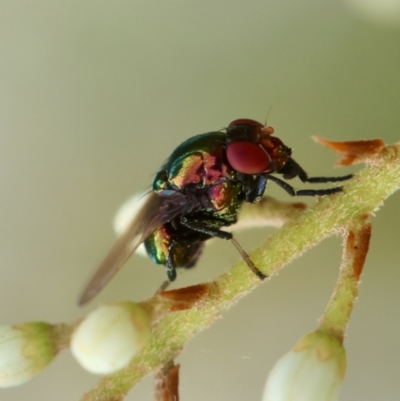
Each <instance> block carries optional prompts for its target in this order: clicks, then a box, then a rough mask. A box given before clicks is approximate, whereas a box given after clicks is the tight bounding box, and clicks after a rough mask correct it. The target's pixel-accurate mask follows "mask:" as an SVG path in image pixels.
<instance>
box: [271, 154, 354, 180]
mask: <svg viewBox="0 0 400 401" xmlns="http://www.w3.org/2000/svg"><path fill="white" fill-rule="evenodd" d="M278 173H279V174H283V178H285V179H286V180H289V179H291V178H294V177H299V178H300V180H301V181H303V182H310V183H314V184H315V183H324V182H338V181H346V180H349V179H350V178H352V177H353V174H348V175H343V176H340V177H309V176H308V174H307V173H306V172H305V171H304V169H303V168H302V167H301V166H300V165H299V164H298V163H297V162H296V161H295V160H293V159H292V158H290V159H289V160H288V161H287V162H286V164H285V166H284V167H283V168H282V169H281V170H279V171H278Z"/></svg>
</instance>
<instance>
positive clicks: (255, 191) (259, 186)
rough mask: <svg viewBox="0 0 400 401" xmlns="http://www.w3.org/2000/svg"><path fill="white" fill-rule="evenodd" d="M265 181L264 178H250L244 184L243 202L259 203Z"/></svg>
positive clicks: (261, 176) (259, 176) (265, 184)
mask: <svg viewBox="0 0 400 401" xmlns="http://www.w3.org/2000/svg"><path fill="white" fill-rule="evenodd" d="M267 181H268V179H267V177H266V176H264V175H258V176H257V177H256V178H255V179H254V178H253V177H251V181H248V182H244V183H243V186H244V200H245V201H246V202H249V203H255V202H259V201H260V200H261V198H262V197H263V195H264V192H265V188H266V186H267Z"/></svg>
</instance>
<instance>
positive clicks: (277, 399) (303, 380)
mask: <svg viewBox="0 0 400 401" xmlns="http://www.w3.org/2000/svg"><path fill="white" fill-rule="evenodd" d="M345 371H346V354H345V350H344V348H343V345H342V342H341V341H340V340H339V339H338V338H337V337H335V336H333V335H331V334H328V333H325V332H320V331H316V332H314V333H310V334H307V335H306V336H305V337H303V338H302V339H301V340H300V341H299V342H298V343H297V344H296V346H295V347H294V348H293V350H291V351H290V352H288V353H287V354H286V355H284V356H283V357H282V358H281V359H279V360H278V362H277V363H276V364H275V366H274V367H273V369H272V371H271V372H270V374H269V376H268V379H267V383H266V384H265V388H264V395H263V401H335V400H338V395H339V390H340V386H341V383H342V381H343V378H344V374H345Z"/></svg>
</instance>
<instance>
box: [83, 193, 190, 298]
mask: <svg viewBox="0 0 400 401" xmlns="http://www.w3.org/2000/svg"><path fill="white" fill-rule="evenodd" d="M187 207H188V204H187V202H186V199H185V197H184V196H183V195H182V194H180V193H177V194H176V196H171V197H166V198H163V197H161V196H159V195H157V194H155V193H154V192H151V193H150V194H149V196H148V199H147V200H146V203H145V204H144V205H143V207H142V208H141V209H140V211H139V213H138V214H137V215H136V216H135V218H134V219H133V220H132V222H131V223H130V224H129V225H128V227H127V228H126V229H125V231H124V232H123V233H122V234H121V235H120V236H119V237H118V238H117V240H116V241H115V242H114V244H113V246H112V247H111V249H110V250H109V252H108V253H107V255H106V257H105V258H104V259H103V261H102V262H101V264H100V266H99V267H98V268H97V270H96V271H95V273H94V275H93V276H92V278H91V279H90V281H89V283H88V284H87V285H86V287H85V289H84V290H83V292H82V295H81V296H80V298H79V301H78V303H79V305H84V304H86V303H87V302H89V301H90V300H91V299H92V298H93V297H95V296H96V295H97V294H98V293H99V292H100V291H101V290H102V288H103V287H104V286H105V285H106V284H107V283H108V282H109V281H110V280H111V279H112V278H113V277H114V276H115V274H116V273H117V272H118V270H119V269H120V268H121V267H122V266H123V265H124V263H125V262H126V261H127V260H128V259H129V257H130V256H131V255H132V254H133V253H134V252H135V250H136V249H137V248H138V247H139V245H140V244H142V243H143V241H144V240H145V239H146V238H147V237H148V236H149V235H150V234H151V233H153V232H154V231H155V230H156V229H157V228H158V227H160V226H162V225H163V224H165V223H166V222H168V221H170V220H172V219H173V218H175V217H176V216H178V215H179V214H182V213H183V212H184V210H186V209H187Z"/></svg>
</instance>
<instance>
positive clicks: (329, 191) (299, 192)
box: [268, 175, 343, 196]
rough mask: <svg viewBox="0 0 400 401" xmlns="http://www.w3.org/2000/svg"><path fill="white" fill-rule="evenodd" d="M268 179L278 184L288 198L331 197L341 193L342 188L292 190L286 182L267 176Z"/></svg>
mask: <svg viewBox="0 0 400 401" xmlns="http://www.w3.org/2000/svg"><path fill="white" fill-rule="evenodd" d="M268 179H269V180H271V181H273V182H275V184H278V185H279V186H280V187H281V188H282V189H283V190H285V191H286V192H287V193H288V194H289V195H290V196H323V195H331V194H334V193H336V192H342V190H343V187H335V188H326V189H298V190H296V189H294V188H293V187H292V186H291V185H289V184H288V183H287V182H285V181H283V180H281V179H279V178H277V177H274V176H273V175H269V176H268Z"/></svg>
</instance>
